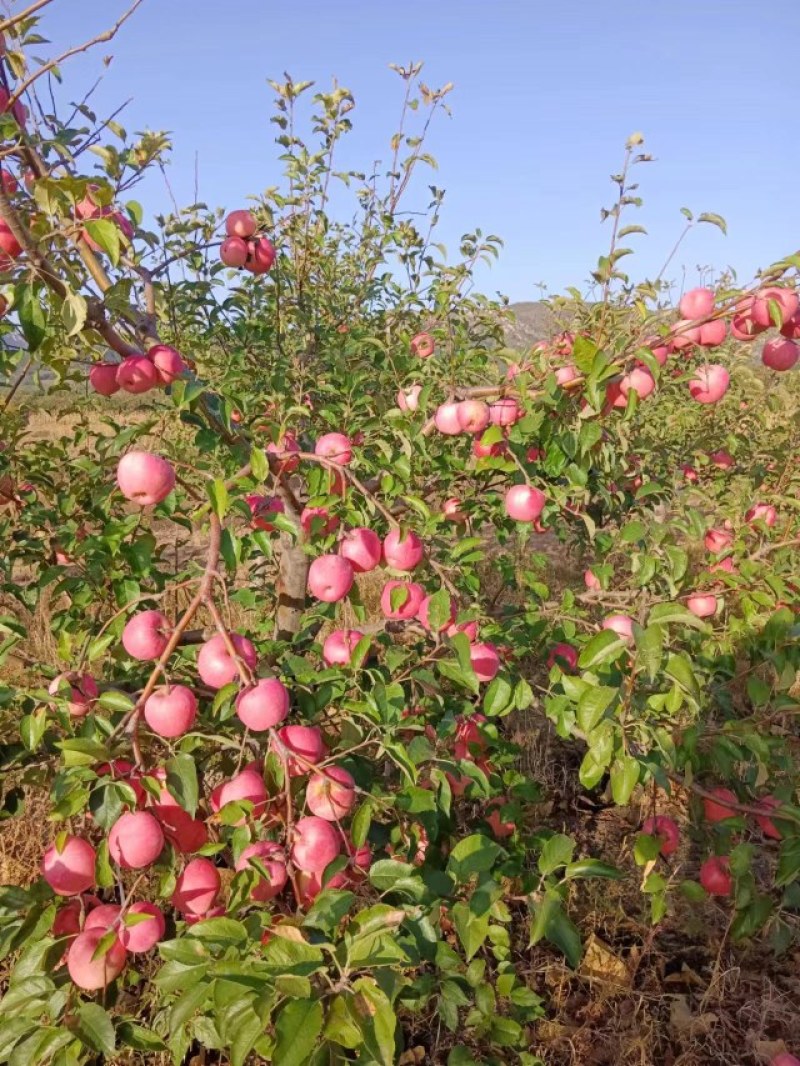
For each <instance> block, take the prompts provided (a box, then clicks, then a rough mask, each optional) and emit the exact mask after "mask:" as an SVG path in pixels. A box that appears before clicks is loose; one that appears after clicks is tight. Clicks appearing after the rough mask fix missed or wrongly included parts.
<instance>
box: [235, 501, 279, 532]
mask: <svg viewBox="0 0 800 1066" xmlns="http://www.w3.org/2000/svg"><path fill="white" fill-rule="evenodd" d="M245 502H246V503H247V506H248V507H249V508H250V513H251V514H252V516H253V521H252V523H251V525H252V526H253V529H260V530H263V532H264V533H274V532H275V526H274V525H273V523H272V522H271V521H270V519H271V518H274V517H275V515H277V514H284V513H285V511H286V508H285V506H284V503H283V500H282V499H281V498H280V497H279V496H257V495H255V494H254V493H250V494H248V495H247V496H245Z"/></svg>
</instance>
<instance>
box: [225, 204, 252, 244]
mask: <svg viewBox="0 0 800 1066" xmlns="http://www.w3.org/2000/svg"><path fill="white" fill-rule="evenodd" d="M256 228H257V225H256V220H255V217H254V216H253V213H252V212H251V211H247V210H242V211H231V213H230V214H229V215H228V217H227V218H226V219H225V232H226V233H227V234H228V236H229V237H243V238H245V239H246V238H247V237H252V236H253V234H254V233H255V231H256Z"/></svg>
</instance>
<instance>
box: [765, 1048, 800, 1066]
mask: <svg viewBox="0 0 800 1066" xmlns="http://www.w3.org/2000/svg"><path fill="white" fill-rule="evenodd" d="M769 1066H800V1059H798V1058H797V1057H796V1056H795V1055H790V1054H789V1052H788V1051H782V1052H781V1053H780V1054H779V1055H776V1056H775V1058H773V1059H770V1061H769Z"/></svg>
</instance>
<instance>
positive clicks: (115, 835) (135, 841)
mask: <svg viewBox="0 0 800 1066" xmlns="http://www.w3.org/2000/svg"><path fill="white" fill-rule="evenodd" d="M163 847H164V834H163V832H162V830H161V826H160V825H159V824H158V820H157V819H156V818H154V817H153V815H152V814H149V813H148V812H147V811H126V812H125V813H124V814H122V815H120V817H119V818H118V819H117V820H116V822H114V824H113V825H112V826H111V830H110V832H109V834H108V853H109V855H110V856H111V858H112V859H113V860H114V862H116V863H117V865H118V866H121V867H122V868H123V869H125V870H143V869H145V867H147V866H152V864H153V863H154V862H155V861H156V859H157V858H158V856H159V855H160V854H161V851H162V849H163Z"/></svg>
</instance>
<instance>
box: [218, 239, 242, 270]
mask: <svg viewBox="0 0 800 1066" xmlns="http://www.w3.org/2000/svg"><path fill="white" fill-rule="evenodd" d="M247 256H248V248H247V241H243V240H242V238H241V237H228V239H227V240H224V241H223V242H222V244H221V245H220V249H219V257H220V259H221V260H222V262H223V263H224V264H225V266H227V267H233V268H236V267H243V266H244V265H245V263H246V262H247Z"/></svg>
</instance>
